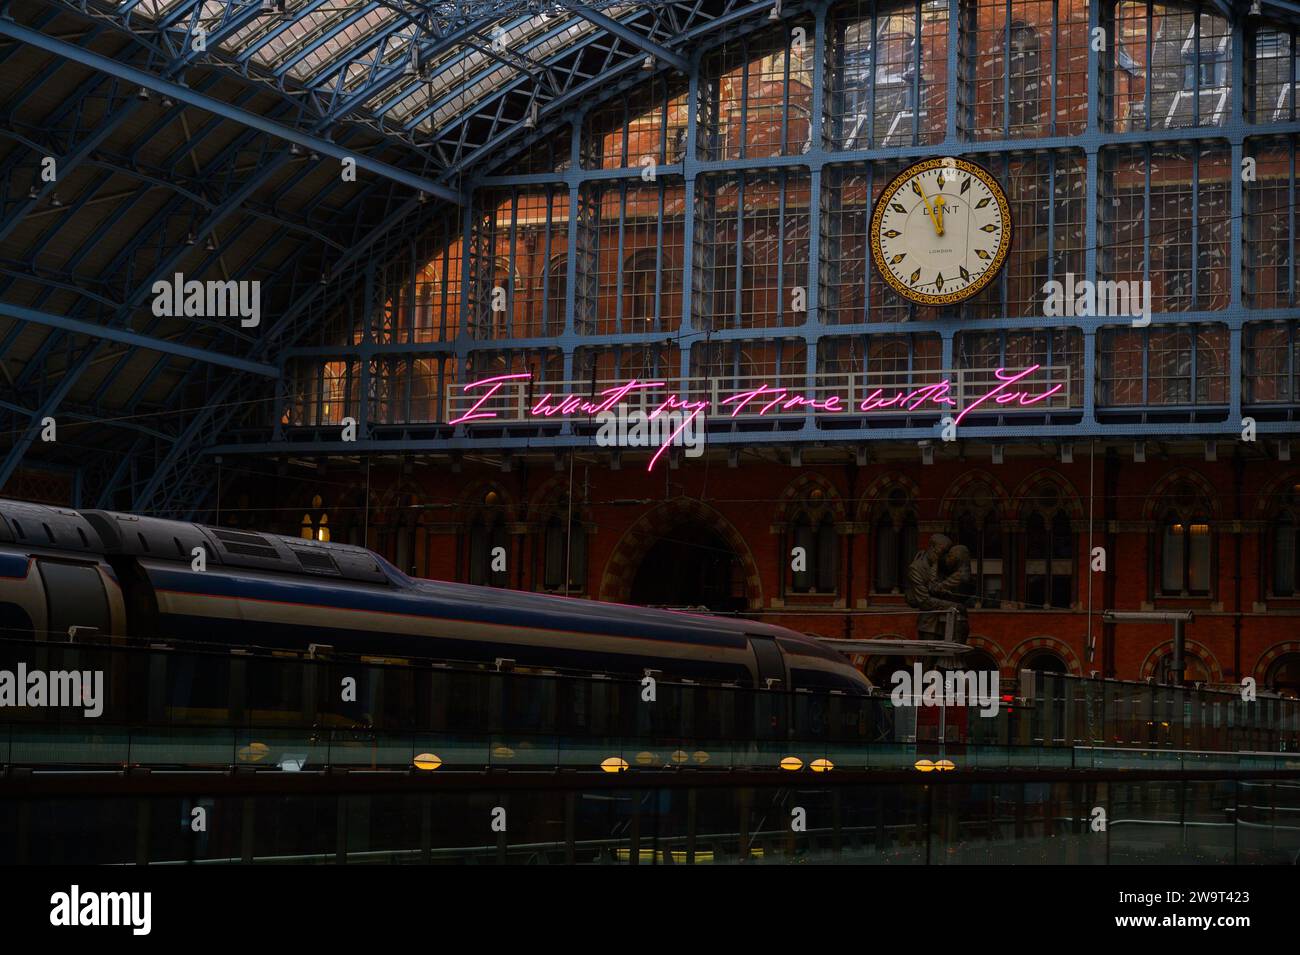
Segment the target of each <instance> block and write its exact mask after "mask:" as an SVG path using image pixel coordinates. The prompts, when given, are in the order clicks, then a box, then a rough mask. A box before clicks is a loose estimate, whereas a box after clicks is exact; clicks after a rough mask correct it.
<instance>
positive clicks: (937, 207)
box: [934, 195, 946, 235]
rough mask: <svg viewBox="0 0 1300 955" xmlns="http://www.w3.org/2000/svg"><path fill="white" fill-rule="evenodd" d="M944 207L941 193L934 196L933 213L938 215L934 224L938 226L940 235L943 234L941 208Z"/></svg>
mask: <svg viewBox="0 0 1300 955" xmlns="http://www.w3.org/2000/svg"><path fill="white" fill-rule="evenodd" d="M945 208H946V203H945V202H944V201H943V196H942V195H938V196H935V197H934V213H935V215H936V216H937V217H938V221H937V222H936V223H935V225H936V226H938V228H939V234H940V235H943V210H944V209H945Z"/></svg>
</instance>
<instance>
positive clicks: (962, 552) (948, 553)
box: [906, 534, 973, 643]
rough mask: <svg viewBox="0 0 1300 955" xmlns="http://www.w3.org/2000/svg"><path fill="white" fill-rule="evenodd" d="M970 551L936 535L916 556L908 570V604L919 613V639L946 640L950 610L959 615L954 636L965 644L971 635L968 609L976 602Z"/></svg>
mask: <svg viewBox="0 0 1300 955" xmlns="http://www.w3.org/2000/svg"><path fill="white" fill-rule="evenodd" d="M970 581H971V572H970V550H969V548H967V547H964V546H963V545H961V544H953V542H952V541H951V540H949V539H948V538H947V537H945V536H944V535H943V534H933V535H931V537H930V542H929V544H927V545H926V547H925V550H923V551H920V552H919V553H917V555H916V557H915V558H914V559H913V560H912V563H911V565H910V566H909V567H908V568H907V591H906V596H907V602H908V604H909V605H910V606H912V607H915V608H916V609H917V610H923V611H926V612H925V613H922V614H919V615H918V617H917V622H916V635H917V638H918V639H920V640H943V639H944V638H945V636H946V634H947V620H948V613H947V611H949V610H955V611H956V612H957V616H956V620H955V621H954V625H953V634H952V637H953V639H954V640H956V641H957V642H958V643H965V642H966V638H967V637H968V636H969V635H970V620H969V618H968V616H967V613H966V607H967V606H968V604H970V603H971V602H973V598H971V597H970V596H969V595H968V593H967V590H968V588H969V586H970Z"/></svg>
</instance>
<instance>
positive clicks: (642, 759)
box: [636, 753, 655, 766]
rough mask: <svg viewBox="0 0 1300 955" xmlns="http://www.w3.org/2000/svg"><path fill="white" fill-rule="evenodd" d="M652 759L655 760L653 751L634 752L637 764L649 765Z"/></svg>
mask: <svg viewBox="0 0 1300 955" xmlns="http://www.w3.org/2000/svg"><path fill="white" fill-rule="evenodd" d="M654 761H655V754H654V753H637V754H636V764H637V765H638V766H649V765H650V764H651V763H653V762H654Z"/></svg>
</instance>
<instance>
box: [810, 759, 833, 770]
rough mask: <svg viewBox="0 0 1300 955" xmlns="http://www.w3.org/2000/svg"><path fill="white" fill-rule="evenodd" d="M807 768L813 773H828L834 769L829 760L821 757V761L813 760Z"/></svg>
mask: <svg viewBox="0 0 1300 955" xmlns="http://www.w3.org/2000/svg"><path fill="white" fill-rule="evenodd" d="M808 768H809V769H811V770H812V771H813V772H814V773H829V772H830V771H831V770H832V769H834V768H835V764H834V763H832V762H831V761H830V760H829V759H826V758H825V757H823V758H821V759H814V760H813V761H812V762H811V763H809V764H808Z"/></svg>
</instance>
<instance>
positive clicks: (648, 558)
mask: <svg viewBox="0 0 1300 955" xmlns="http://www.w3.org/2000/svg"><path fill="white" fill-rule="evenodd" d="M600 599H601V600H611V601H616V602H622V603H639V604H656V605H662V606H672V607H684V606H704V607H708V608H709V609H710V610H715V611H724V610H731V611H744V610H757V609H758V608H760V607H762V605H763V593H762V586H761V584H760V582H759V576H758V567H757V566H756V564H755V563H754V557H753V554H752V553H751V552H750V549H749V545H748V544H746V542H745V539H744V538H743V537H741V536H740V533H739V532H738V531H737V530H736V529H735V527H733V526H732V524H731V522H730V521H728V520H727V519H726V518H725V517H723V516H722V515H721V514H720V513H718V512H717V511H716V510H714V509H713V508H711V507H709V506H708V505H707V504H703V503H701V502H699V501H695V500H691V499H689V498H678V499H676V500H673V501H668V502H666V503H664V504H661V505H659V506H658V507H656V508H654V510H652V511H650V512H649V513H647V514H645V515H643V516H642V517H641V518H640V519H639V520H637V521H636V523H634V524H633V525H632V526H631V527H630V528H628V530H627V532H626V533H625V534H624V535H623V537H622V539H621V540H619V542H618V545H617V546H616V547H615V548H614V553H613V554H612V555H611V556H610V559H609V563H608V564H606V566H605V573H604V575H603V577H602V579H601V584H600Z"/></svg>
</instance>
